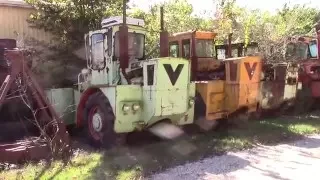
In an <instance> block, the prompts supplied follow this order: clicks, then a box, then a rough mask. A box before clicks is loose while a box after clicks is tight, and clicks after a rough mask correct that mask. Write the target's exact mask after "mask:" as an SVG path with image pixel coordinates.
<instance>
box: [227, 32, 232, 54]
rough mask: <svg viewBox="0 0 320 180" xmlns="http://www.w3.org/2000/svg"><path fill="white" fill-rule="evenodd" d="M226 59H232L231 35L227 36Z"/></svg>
mask: <svg viewBox="0 0 320 180" xmlns="http://www.w3.org/2000/svg"><path fill="white" fill-rule="evenodd" d="M227 55H228V58H231V57H232V33H230V34H229V35H228V54H227Z"/></svg>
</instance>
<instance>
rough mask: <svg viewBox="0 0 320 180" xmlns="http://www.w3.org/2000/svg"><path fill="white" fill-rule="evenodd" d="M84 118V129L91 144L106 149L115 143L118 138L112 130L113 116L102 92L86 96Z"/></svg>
mask: <svg viewBox="0 0 320 180" xmlns="http://www.w3.org/2000/svg"><path fill="white" fill-rule="evenodd" d="M84 118H85V128H84V129H85V132H86V136H87V138H88V140H89V143H90V144H91V145H93V146H94V147H97V148H101V147H104V148H108V149H109V148H112V147H114V146H115V145H117V143H118V142H119V140H118V135H117V133H116V132H115V131H114V121H115V116H114V114H113V111H112V107H111V105H110V103H109V101H108V99H107V97H106V96H105V95H104V94H103V93H102V92H100V91H99V92H96V93H94V94H92V95H91V96H90V97H89V98H88V101H87V102H86V104H85V110H84ZM123 138H124V137H123Z"/></svg>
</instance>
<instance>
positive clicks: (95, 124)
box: [92, 113, 102, 132]
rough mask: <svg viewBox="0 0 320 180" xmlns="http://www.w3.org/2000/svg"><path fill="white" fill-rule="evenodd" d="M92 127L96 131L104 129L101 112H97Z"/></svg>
mask: <svg viewBox="0 0 320 180" xmlns="http://www.w3.org/2000/svg"><path fill="white" fill-rule="evenodd" d="M92 127H93V129H94V130H95V131H96V132H100V131H101V129H102V117H101V115H100V114H99V113H95V114H94V115H93V117H92Z"/></svg>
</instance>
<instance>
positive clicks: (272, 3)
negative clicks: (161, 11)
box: [130, 0, 320, 15]
mask: <svg viewBox="0 0 320 180" xmlns="http://www.w3.org/2000/svg"><path fill="white" fill-rule="evenodd" d="M163 1H168V0H130V3H134V4H135V5H137V7H139V8H140V9H143V10H146V11H147V10H148V9H149V6H150V5H152V4H155V3H159V2H163ZM213 1H214V0H188V2H189V3H191V4H192V6H193V9H194V13H195V14H197V15H202V12H204V11H207V12H208V13H209V14H208V15H210V14H212V13H213V12H214V7H215V6H214V3H213ZM236 2H237V4H238V5H239V6H241V7H247V8H249V9H260V10H264V11H270V12H276V10H277V9H279V8H281V7H282V6H283V5H284V4H285V3H289V4H291V5H294V4H307V5H308V6H313V7H317V8H320V0H236Z"/></svg>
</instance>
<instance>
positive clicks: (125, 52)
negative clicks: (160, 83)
mask: <svg viewBox="0 0 320 180" xmlns="http://www.w3.org/2000/svg"><path fill="white" fill-rule="evenodd" d="M126 3H127V0H123V6H122V13H123V14H122V16H123V23H122V25H121V26H120V28H119V40H120V41H119V50H120V68H121V69H122V71H124V70H125V69H126V68H128V67H129V48H128V26H127V13H126V9H127V5H126ZM124 76H125V74H124Z"/></svg>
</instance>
